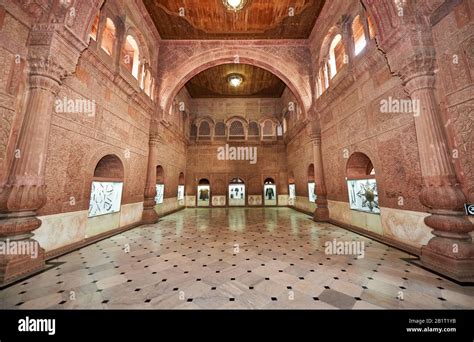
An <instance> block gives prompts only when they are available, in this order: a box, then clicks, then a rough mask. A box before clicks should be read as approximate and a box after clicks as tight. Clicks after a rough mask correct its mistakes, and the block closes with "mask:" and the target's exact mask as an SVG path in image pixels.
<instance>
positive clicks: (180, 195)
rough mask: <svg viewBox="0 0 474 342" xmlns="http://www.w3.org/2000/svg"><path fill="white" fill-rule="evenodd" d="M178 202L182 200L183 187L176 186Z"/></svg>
mask: <svg viewBox="0 0 474 342" xmlns="http://www.w3.org/2000/svg"><path fill="white" fill-rule="evenodd" d="M177 197H178V201H182V200H184V185H178V196H177Z"/></svg>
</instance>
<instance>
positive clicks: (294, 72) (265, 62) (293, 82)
mask: <svg viewBox="0 0 474 342" xmlns="http://www.w3.org/2000/svg"><path fill="white" fill-rule="evenodd" d="M175 48H176V47H175ZM285 48H286V49H288V47H285ZM165 51H166V50H165ZM171 53H172V52H171V51H170V52H168V54H171ZM174 53H176V51H174ZM178 53H179V52H178ZM164 55H165V56H164V57H162V58H167V57H170V56H166V55H167V53H166V52H165V53H164ZM236 60H238V63H241V64H250V65H254V66H257V67H260V68H262V69H265V70H267V71H270V72H272V73H273V74H275V75H276V76H278V77H279V78H280V79H281V80H282V81H283V82H284V83H285V84H286V85H287V86H288V88H289V89H290V90H291V91H292V92H293V94H294V95H295V96H296V98H297V99H298V102H299V103H300V104H301V105H302V108H304V111H305V112H306V111H307V110H309V108H310V107H311V105H312V95H311V94H312V92H311V84H310V79H311V77H310V75H302V73H301V70H303V68H302V66H301V68H300V66H298V65H297V64H296V62H295V64H292V63H288V59H284V58H282V57H277V56H276V55H274V54H272V53H270V52H267V51H263V48H261V49H258V48H255V47H239V48H235V47H230V46H229V47H219V48H214V49H209V50H207V51H203V52H199V53H198V54H196V55H194V56H190V57H189V58H182V62H181V63H178V64H177V65H176V66H175V67H174V68H171V69H169V70H166V71H164V74H162V75H161V82H160V89H159V91H158V98H159V99H160V108H161V110H162V112H163V113H169V111H170V109H171V105H172V101H173V99H174V98H175V96H176V95H177V94H178V92H179V91H180V89H181V88H182V87H183V86H184V85H185V84H186V83H187V82H188V81H189V80H190V79H191V78H193V77H194V76H195V75H197V74H199V73H200V72H202V71H204V70H206V69H209V68H211V67H213V66H217V65H221V64H228V63H236ZM300 69H301V70H300ZM305 76H306V77H305Z"/></svg>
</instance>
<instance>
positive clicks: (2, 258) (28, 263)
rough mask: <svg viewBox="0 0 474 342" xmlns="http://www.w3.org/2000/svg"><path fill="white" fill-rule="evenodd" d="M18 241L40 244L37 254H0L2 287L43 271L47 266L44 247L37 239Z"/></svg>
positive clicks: (0, 284) (0, 282)
mask: <svg viewBox="0 0 474 342" xmlns="http://www.w3.org/2000/svg"><path fill="white" fill-rule="evenodd" d="M16 242H21V243H24V242H31V243H34V244H36V245H37V246H38V250H37V255H35V257H32V255H28V254H16V255H13V254H3V255H0V287H3V286H6V285H8V284H11V283H13V282H15V281H17V280H20V279H22V278H25V277H27V276H29V275H31V274H34V273H37V272H39V271H42V270H43V269H44V267H45V256H44V249H43V248H41V247H39V244H38V242H37V241H34V240H20V241H16Z"/></svg>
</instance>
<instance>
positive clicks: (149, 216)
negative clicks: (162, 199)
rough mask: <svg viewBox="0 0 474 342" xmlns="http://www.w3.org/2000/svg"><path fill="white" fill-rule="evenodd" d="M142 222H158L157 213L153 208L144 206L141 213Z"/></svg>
mask: <svg viewBox="0 0 474 342" xmlns="http://www.w3.org/2000/svg"><path fill="white" fill-rule="evenodd" d="M142 221H143V224H154V223H157V222H158V214H157V213H156V211H155V208H144V209H143V214H142Z"/></svg>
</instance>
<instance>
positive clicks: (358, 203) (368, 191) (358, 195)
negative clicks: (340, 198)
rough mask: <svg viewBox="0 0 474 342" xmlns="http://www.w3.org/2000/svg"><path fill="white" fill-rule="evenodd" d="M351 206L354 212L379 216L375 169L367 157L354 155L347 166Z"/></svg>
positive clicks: (361, 154)
mask: <svg viewBox="0 0 474 342" xmlns="http://www.w3.org/2000/svg"><path fill="white" fill-rule="evenodd" d="M346 173H347V189H348V192H349V205H350V208H351V209H353V210H359V211H365V212H369V213H372V214H379V213H380V208H379V199H378V190H377V181H376V179H375V169H374V166H373V164H372V161H371V160H370V158H369V157H367V155H365V154H363V153H360V152H356V153H353V154H352V155H351V156H350V158H349V160H348V161H347V166H346Z"/></svg>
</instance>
